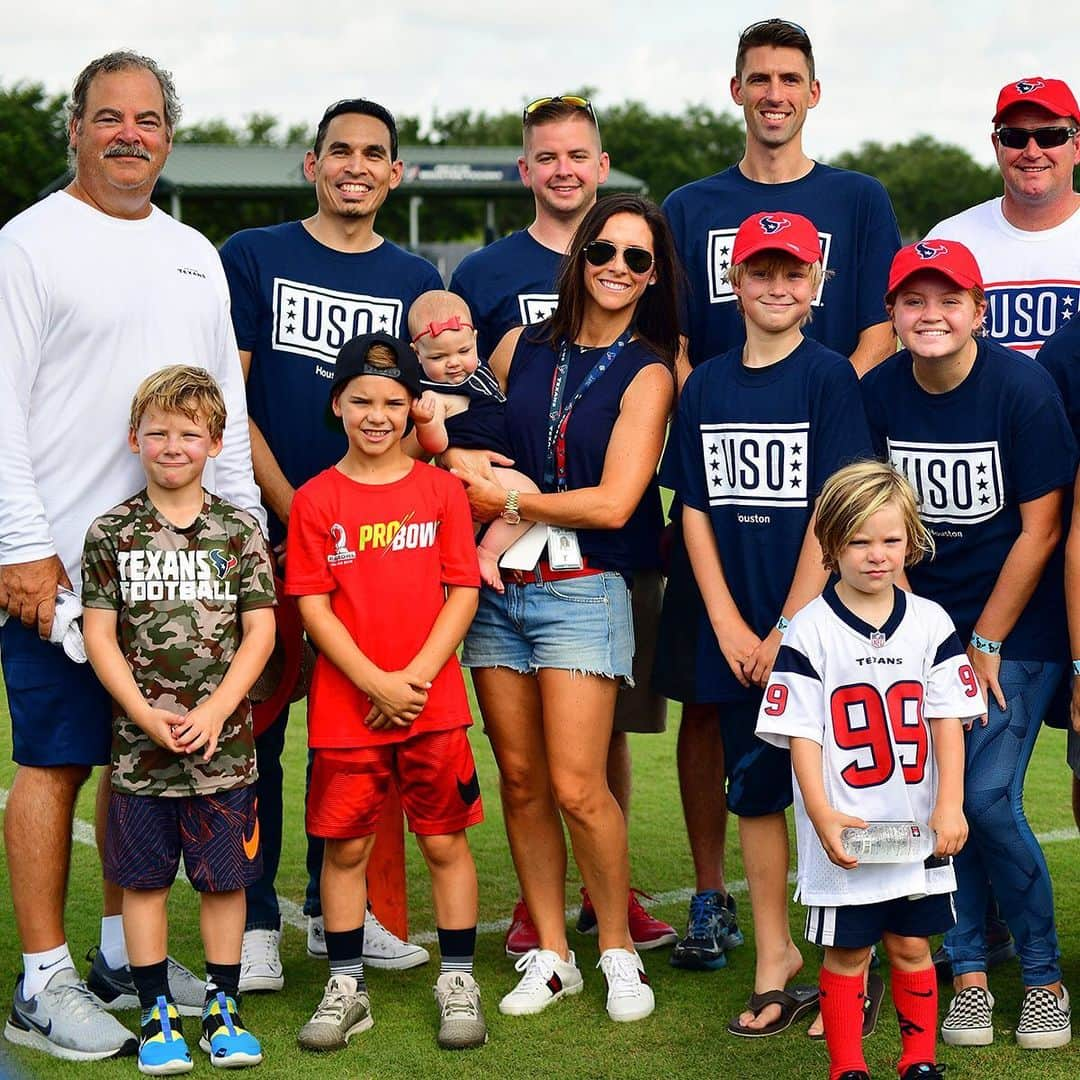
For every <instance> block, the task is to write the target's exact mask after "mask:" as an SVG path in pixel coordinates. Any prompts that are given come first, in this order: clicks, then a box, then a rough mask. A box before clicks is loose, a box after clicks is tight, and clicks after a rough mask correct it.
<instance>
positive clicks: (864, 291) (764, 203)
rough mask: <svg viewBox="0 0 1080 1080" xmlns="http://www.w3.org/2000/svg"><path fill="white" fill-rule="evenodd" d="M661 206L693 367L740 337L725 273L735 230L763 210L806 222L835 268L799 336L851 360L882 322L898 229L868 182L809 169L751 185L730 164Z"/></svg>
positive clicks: (881, 193) (879, 191)
mask: <svg viewBox="0 0 1080 1080" xmlns="http://www.w3.org/2000/svg"><path fill="white" fill-rule="evenodd" d="M663 210H664V213H665V215H666V216H667V219H668V221H669V222H670V223H671V231H672V233H673V235H674V237H675V246H676V248H677V249H678V252H679V257H680V258H681V259H682V263H683V266H684V267H685V269H686V273H687V276H688V278H689V290H688V299H687V306H688V312H687V318H686V322H685V326H684V329H685V331H686V334H687V336H688V337H689V339H690V363H691V364H692V365H693V366H694V367H696V366H697V365H698V364H700V363H701V362H702V361H704V360H707V359H708V358H709V357H710V356H716V355H718V354H719V353H723V352H726V351H727V350H728V349H732V348H734V347H735V346H736V345H741V344H742V343H743V342H744V341H745V340H746V333H745V330H744V327H743V321H742V316H741V315H740V314H739V312H738V308H737V305H736V303H735V294H734V293H733V292H732V291H731V286H730V285H728V284H727V282H726V281H725V280H724V275H725V274H726V272H727V270H728V267H729V266H730V264H731V246H732V242H733V241H734V239H735V233H736V232H737V230H738V228H739V226H740V225H741V224H742V222H743V221H744V220H745V219H746V218H748V217H749V216H750V215H751V214H754V213H759V212H761V211H764V210H780V211H784V210H786V211H788V212H789V213H793V214H802V215H803V216H804V217H808V218H809V219H810V220H811V221H812V222H813V223H814V224H815V225H816V226H817V228H818V232H819V235H820V236H821V247H822V254H823V257H822V264H823V266H824V268H825V269H826V270H832V271H834V276H833V277H832V278H831V279H829V280H827V281H825V282H824V283H823V285H822V287H821V289H820V290H819V292H818V295H817V296H816V297H815V298H814V301H813V314H814V318H813V321H812V322H810V323H808V324H807V325H806V326H805V327H804V328H803V332H804V333H805V334H806V335H807V336H808V337H811V338H814V340H816V341H820V342H821V343H822V344H823V345H826V346H827V347H828V348H830V349H833V350H835V351H836V352H838V353H842V354H843V355H844V356H851V354H852V353H853V352H854V351H855V346H856V345H857V344H858V340H859V334H860V333H861V332H862V331H863V330H865V329H866V328H867V327H868V326H874V325H875V324H876V323H880V322H884V321H885V319H886V317H887V316H886V314H885V302H884V296H885V287H886V285H887V283H888V278H889V266H890V265H891V263H892V258H893V256H894V255H895V254H896V252H897V250H898V249H899V247H900V232H899V229H898V228H897V225H896V215H895V214H894V213H893V209H892V204H891V203H890V202H889V196H888V194H887V193H886V191H885V189H884V188H883V187H882V186H881V184H879V183H878V181H877V180H875V179H873V178H872V177H870V176H864V175H863V174H862V173H857V172H851V171H849V170H847V169H834V168H832V167H831V166H829V165H821V164H819V163H815V165H814V167H813V169H811V171H810V172H809V173H807V175H806V176H804V177H802V178H801V179H799V180H792V181H790V182H789V183H785V184H760V183H758V182H757V181H755V180H748V179H747V178H746V177H745V176H743V174H742V173H741V172H740V171H739V167H738V165H733V166H732V167H731V168H730V169H725V170H724V171H723V172H719V173H716V174H715V175H714V176H709V177H706V178H705V179H704V180H696V181H695V182H694V183H692V184H686V185H685V186H684V187H681V188H679V189H678V190H676V191H673V192H672V193H671V194H670V195H669V196H668V197H667V198H666V199H665V200H664V205H663Z"/></svg>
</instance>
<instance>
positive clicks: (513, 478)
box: [476, 469, 540, 593]
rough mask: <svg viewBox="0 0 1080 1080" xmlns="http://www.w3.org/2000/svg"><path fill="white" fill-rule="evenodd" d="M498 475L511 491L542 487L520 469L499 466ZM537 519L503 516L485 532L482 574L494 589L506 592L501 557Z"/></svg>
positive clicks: (480, 555)
mask: <svg viewBox="0 0 1080 1080" xmlns="http://www.w3.org/2000/svg"><path fill="white" fill-rule="evenodd" d="M494 473H495V479H496V481H497V482H498V483H500V484H501V485H502V486H503V487H504V488H505V489H506V490H507V491H509V490H510V489H511V488H514V489H516V490H517V491H525V492H529V493H530V494H535V493H536V492H537V491H539V490H540V489H539V488H538V487H537V486H536V484H535V483H534V482H533V481H532V480H531V479H530V478H529V477H527V476H526V475H525V474H524V473H521V472H518V471H517V469H495V470H494ZM533 524H534V522H531V521H521V522H519V523H518V524H517V525H511V524H510V523H509V522H507V521H503V520H502V519H501V518H496V519H495V520H494V521H493V522H492V523H491V524H490V525H489V526H488V530H487V532H486V533H484V538H483V540H481V541H480V546H479V547H478V548H477V549H476V554H477V557H478V558H479V560H480V577H481V578H482V579H483V581H484V584H485V585H487V586H488V587H489V588H492V589H494V590H495V591H496V592H497V593H501V592H505V589H504V588H503V583H502V578H501V577H500V576H499V559H500V558H501V557H502V555H503V554H504V553H505V552H506V550H507V549H508V548H509V547H511V545H513V544H514V543H515V542H516V541H518V540H520V539H521V537H523V536H524V535H525V534H526V533H527V532H528V531H529V530H530V529H531V528H532V527H533Z"/></svg>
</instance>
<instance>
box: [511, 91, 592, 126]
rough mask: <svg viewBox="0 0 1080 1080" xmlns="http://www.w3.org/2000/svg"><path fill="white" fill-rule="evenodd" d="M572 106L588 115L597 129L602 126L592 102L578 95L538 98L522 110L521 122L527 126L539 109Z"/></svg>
mask: <svg viewBox="0 0 1080 1080" xmlns="http://www.w3.org/2000/svg"><path fill="white" fill-rule="evenodd" d="M560 103H561V104H566V105H572V106H573V107H574V108H575V109H580V110H581V111H582V112H584V113H588V115H589V117H590V119H591V120H592V122H593V123H594V124H596V126H597V127H599V126H600V125H599V124H598V123H597V120H596V110H595V109H593V107H592V102H591V101H590V100H589V99H588V98H583V97H578V96H577V95H576V94H556V95H555V96H554V97H538V98H537V99H536V100H535V101H530V102H529V104H528V105H526V106H525V108H524V109H523V110H522V113H521V122H522V123H523V124H527V123H528V122H529V120H530V118H531V117H532V114H533V113H534V112H536V110H537V109H542V108H543V107H544V106H545V105H558V104H560Z"/></svg>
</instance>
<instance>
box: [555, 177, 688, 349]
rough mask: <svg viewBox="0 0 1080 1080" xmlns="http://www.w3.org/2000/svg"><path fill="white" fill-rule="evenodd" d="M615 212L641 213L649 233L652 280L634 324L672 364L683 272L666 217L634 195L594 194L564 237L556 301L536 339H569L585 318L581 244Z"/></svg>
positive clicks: (576, 332) (676, 344)
mask: <svg viewBox="0 0 1080 1080" xmlns="http://www.w3.org/2000/svg"><path fill="white" fill-rule="evenodd" d="M616 214H633V215H634V216H635V217H640V218H644V220H645V223H646V224H647V225H648V226H649V230H650V232H651V233H652V241H653V258H654V260H655V263H654V268H655V273H656V282H655V284H653V285H650V286H649V287H648V288H647V289H646V290H645V292H644V293H643V294H642V296H641V298H640V299H639V300H638V302H637V308H636V309H635V311H634V329H635V332H636V333H637V336H638V337H639V338H640V339H641V340H643V341H644V342H645V343H646V344H647V345H648V346H649V348H650V349H652V351H653V352H655V353H656V355H657V356H659V357H660V358H661V359H662V360H663V361H664V362H665V363H666V364H668V365H669V366H671V367H673V366H674V364H675V356H676V354H677V353H678V351H679V311H680V303H681V299H682V294H683V280H684V276H685V275H684V273H683V269H682V266H681V264H680V263H679V259H678V256H677V255H676V253H675V243H674V241H673V240H672V239H671V230H670V229H669V228H668V223H667V219H666V218H665V217H664V215H663V214H662V213H661V212H660V208H659V207H658V206H657V205H656V203H654V202H652V201H650V200H649V199H643V198H642V197H641V196H640V195H609V196H607V197H606V198H603V199H600V200H599V201H598V202H597V203H596V205H595V206H593V208H592V209H591V210H590V211H589V212H588V213H587V214H586V215H585V217H584V219H583V220H582V222H581V224H580V225H579V226H578V227H577V232H575V233H574V238H573V240H571V241H570V248H569V250H568V251H567V254H566V257H565V258H564V259H563V261H562V265H561V266H560V267H559V277H558V280H557V282H556V289H557V291H558V293H559V305H558V307H557V308H556V309H555V313H554V314H553V315H552V316H551V319H550V320H549V321H548V322H547V323H546V324H544V330H543V331H542V339H543V340H546V341H549V342H550V343H551V344H552V345H555V346H558V344H559V343H560V342H562V341H574V340H575V339H576V338H577V336H578V334H580V333H581V327H582V325H583V324H584V321H585V304H586V301H587V299H588V293H587V292H586V289H585V245H586V244H588V243H589V242H590V241H592V240H595V239H596V238H597V237H598V236H599V235H600V233H601V231H602V230H603V228H604V225H605V224H606V223H607V221H608V219H609V218H613V217H614V216H615V215H616Z"/></svg>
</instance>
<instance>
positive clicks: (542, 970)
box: [499, 949, 584, 1016]
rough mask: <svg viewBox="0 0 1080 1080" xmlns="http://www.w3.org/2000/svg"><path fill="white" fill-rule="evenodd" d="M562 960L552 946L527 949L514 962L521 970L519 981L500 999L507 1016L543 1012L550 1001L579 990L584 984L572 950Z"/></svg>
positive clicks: (579, 991)
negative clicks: (568, 957) (566, 958)
mask: <svg viewBox="0 0 1080 1080" xmlns="http://www.w3.org/2000/svg"><path fill="white" fill-rule="evenodd" d="M569 956H570V959H569V960H563V959H562V957H561V956H559V954H558V953H557V952H553V951H552V950H551V949H530V950H529V951H528V952H527V953H526V954H525V955H524V956H523V957H521V959H520V960H518V962H517V963H516V964H515V965H514V970H515V971H521V972H524V974H523V975H522V976H521V981H520V982H519V983H518V984H517V986H515V987H514V989H513V990H511V991H510V993H509V994H507V995H506V997H504V998H503V999H502V1001H500V1002H499V1012H501V1013H503V1014H504V1015H506V1016H529V1015H531V1014H532V1013H538V1012H543V1011H544V1009H546V1008H547V1007H548V1006H549V1005H550V1004H551V1003H552V1002H553V1001H558V1000H559V998H561V997H566V996H568V995H570V994H580V993H581V989H582V986H583V985H584V983H583V981H582V978H581V972H580V971H579V970H578V966H577V962H576V961H575V959H574V953H573V951H571V952H570V954H569Z"/></svg>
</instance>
